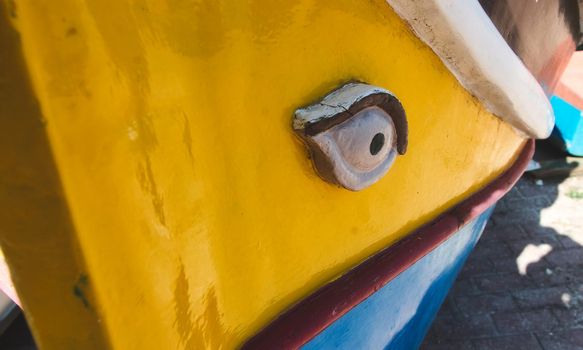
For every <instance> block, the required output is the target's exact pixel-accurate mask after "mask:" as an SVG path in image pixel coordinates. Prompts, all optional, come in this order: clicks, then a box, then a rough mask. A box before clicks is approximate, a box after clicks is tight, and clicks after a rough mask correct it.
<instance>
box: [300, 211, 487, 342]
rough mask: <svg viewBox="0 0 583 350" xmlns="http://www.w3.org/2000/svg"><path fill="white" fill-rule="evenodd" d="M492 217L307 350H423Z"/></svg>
mask: <svg viewBox="0 0 583 350" xmlns="http://www.w3.org/2000/svg"><path fill="white" fill-rule="evenodd" d="M491 213H492V208H490V209H488V210H486V211H485V212H483V213H482V214H480V215H479V216H478V217H476V218H475V219H473V220H472V221H470V222H468V223H467V224H466V225H464V226H463V227H461V228H460V230H459V231H457V232H455V233H454V234H452V236H451V237H449V238H448V239H447V240H446V241H445V242H443V243H442V244H440V245H439V246H438V247H436V248H435V249H434V250H433V251H431V252H430V253H429V254H427V255H425V256H424V257H422V258H421V259H419V260H418V261H417V262H415V263H414V264H413V265H411V267H409V268H408V269H407V270H405V271H403V272H402V273H400V274H399V275H398V276H397V277H395V279H393V280H392V281H390V282H389V283H387V284H386V285H385V286H383V287H382V288H381V289H379V290H378V291H377V292H375V293H374V294H372V295H371V296H370V297H368V298H367V299H366V300H365V301H363V302H362V303H360V304H358V305H357V306H355V307H354V308H353V309H351V310H350V311H349V312H347V313H346V314H344V315H343V316H342V317H341V318H339V319H338V320H337V321H335V322H334V323H333V324H331V325H330V326H328V327H327V328H326V329H325V330H323V331H322V332H321V333H320V334H318V335H317V336H316V337H314V338H313V339H312V340H310V341H309V342H307V343H306V344H305V345H304V346H303V347H302V349H314V350H315V349H395V350H410V349H417V348H418V347H419V345H421V342H422V341H423V338H424V336H425V334H426V333H427V331H428V329H429V326H430V325H431V322H432V321H433V318H434V317H435V314H436V313H437V311H438V310H439V307H440V306H441V304H442V302H443V301H444V299H445V297H446V296H447V293H448V291H449V289H450V288H451V286H452V285H453V282H454V281H455V278H456V276H457V274H458V272H459V271H460V269H461V268H462V266H463V264H464V262H465V260H466V258H467V257H468V255H469V254H470V253H471V251H472V249H473V248H474V246H475V244H476V243H477V242H478V239H479V238H480V235H481V234H482V231H483V229H484V226H485V225H486V221H487V220H488V218H489V217H490V214H491Z"/></svg>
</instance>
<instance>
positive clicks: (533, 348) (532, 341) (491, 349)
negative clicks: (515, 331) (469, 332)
mask: <svg viewBox="0 0 583 350" xmlns="http://www.w3.org/2000/svg"><path fill="white" fill-rule="evenodd" d="M474 346H475V349H476V350H537V349H542V347H541V346H540V344H539V343H538V341H537V340H536V338H535V337H533V336H532V335H530V334H520V335H511V336H503V337H495V338H486V339H478V340H474Z"/></svg>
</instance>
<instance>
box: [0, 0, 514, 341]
mask: <svg viewBox="0 0 583 350" xmlns="http://www.w3.org/2000/svg"><path fill="white" fill-rule="evenodd" d="M0 45H1V47H0V50H1V52H3V54H2V55H3V57H2V59H3V60H4V62H5V65H6V64H9V65H13V66H14V67H18V69H14V70H6V69H3V70H1V71H0V81H7V82H10V84H12V85H10V86H7V85H0V101H2V107H0V108H1V109H0V130H1V131H0V133H1V135H0V145H1V147H2V150H3V151H2V156H1V157H2V158H1V159H2V161H1V162H0V166H1V168H0V172H1V173H2V179H3V180H2V185H0V191H2V193H3V195H2V197H0V199H1V201H0V205H1V206H2V215H3V216H2V218H3V219H2V231H1V237H0V238H1V240H0V244H1V247H2V250H3V253H4V255H5V257H6V260H7V263H8V265H9V267H10V270H11V273H12V276H13V279H14V283H15V287H16V289H17V292H18V295H19V297H20V299H21V300H22V304H23V306H24V310H25V312H26V314H27V317H28V319H29V322H30V323H31V325H32V328H33V332H34V335H35V338H36V340H37V342H38V344H39V345H40V346H41V347H42V348H46V349H52V348H55V349H57V348H64V347H67V348H92V347H95V348H100V347H102V346H105V345H108V346H112V347H115V348H119V349H147V348H151V349H161V348H203V347H207V348H218V347H226V348H232V347H235V346H238V345H240V344H242V343H243V342H244V341H245V340H246V339H248V338H249V337H251V336H253V335H254V334H255V333H256V332H257V331H258V330H260V329H261V328H262V327H264V326H265V325H266V324H268V323H269V322H270V320H272V319H274V318H275V317H276V316H277V315H278V314H280V313H281V312H282V311H283V310H285V309H287V308H288V307H290V305H292V304H294V303H295V302H296V301H298V300H300V299H302V298H303V297H305V296H307V295H309V294H310V293H311V292H312V291H314V290H315V289H317V288H318V287H321V286H323V285H325V284H326V283H327V282H329V281H331V280H333V279H335V278H337V277H338V276H339V275H341V274H343V273H344V272H345V271H347V270H348V269H350V268H351V267H353V266H355V265H357V264H358V263H359V262H361V261H363V260H364V259H366V258H367V257H369V256H370V255H371V254H374V253H375V252H377V251H379V250H381V249H382V248H384V247H387V246H389V245H391V244H392V243H393V242H395V241H397V240H398V239H400V238H403V237H404V236H406V235H407V234H408V233H409V232H411V231H413V230H414V229H415V228H417V227H419V226H421V225H422V224H424V223H426V222H428V221H429V220H431V219H432V218H435V217H436V216H437V215H439V214H440V213H442V212H444V211H445V210H446V209H447V208H450V207H451V206H453V205H454V204H456V203H457V202H459V201H460V200H461V199H463V198H465V197H467V196H469V195H470V194H472V193H474V192H476V191H477V190H478V189H480V188H481V187H482V186H484V185H485V184H486V183H488V182H489V181H491V180H492V179H493V178H495V177H496V176H497V175H499V174H500V173H501V172H503V171H504V170H505V169H506V168H507V167H508V166H509V164H511V163H512V162H513V161H514V159H515V158H516V156H517V154H518V152H519V150H520V149H521V147H522V146H523V145H524V142H525V140H524V139H523V138H522V137H520V136H519V135H518V134H517V133H516V132H515V131H514V130H513V129H512V128H511V127H510V126H509V125H507V124H505V123H504V122H502V121H501V120H500V119H497V118H496V117H494V116H493V115H492V114H490V113H489V112H487V111H486V110H485V109H484V108H483V106H482V105H481V104H480V103H478V102H477V101H476V100H475V99H474V98H473V97H472V96H471V95H470V94H469V93H468V92H467V91H466V90H465V89H464V88H463V87H462V86H461V85H460V84H459V83H458V82H457V81H456V80H455V78H454V77H453V76H452V75H451V74H450V73H449V71H448V70H447V68H446V67H445V66H444V65H443V64H442V62H441V61H440V60H439V59H438V58H437V56H435V54H434V53H433V52H432V51H431V50H430V49H429V48H428V47H426V46H425V45H424V44H422V43H421V42H420V41H419V40H418V39H417V38H416V37H415V35H414V34H413V33H412V32H411V31H410V30H409V28H408V27H407V25H406V24H405V23H404V22H403V21H402V20H401V19H400V18H399V17H398V16H397V15H396V14H395V13H394V12H393V10H392V9H391V8H390V7H389V5H387V4H386V3H385V2H384V1H381V0H374V1H348V0H347V1H336V0H335V1H332V0H330V1H309V0H302V1H293V2H273V1H259V0H257V1H250V2H247V3H242V2H236V1H202V2H199V1H186V0H184V1H172V0H159V1H154V0H151V1H143V2H137V1H127V0H122V1H103V0H87V1H84V2H82V1H74V0H50V1H48V0H35V1H30V0H29V1H19V2H12V1H7V0H5V1H3V2H2V8H1V18H0ZM4 52H6V53H10V54H7V55H6V56H4ZM349 80H359V81H363V82H367V83H370V84H374V85H376V86H381V87H383V88H386V89H389V90H391V91H392V92H393V93H394V94H395V95H396V96H398V98H399V99H400V101H401V102H402V104H403V106H404V108H405V110H406V112H407V118H408V122H409V149H408V151H407V153H406V155H404V156H401V157H399V158H398V159H397V161H396V162H395V164H394V165H393V168H392V169H391V170H390V171H389V173H388V174H387V175H386V176H385V177H384V178H382V179H381V180H380V181H379V182H378V183H376V184H375V185H373V186H372V187H370V188H368V189H366V190H364V191H361V192H349V191H346V190H343V189H341V188H338V187H335V186H333V185H330V184H328V183H326V182H324V181H322V180H321V179H320V178H319V177H318V176H317V175H316V173H315V172H314V170H313V168H312V164H311V161H310V159H309V158H308V154H307V151H306V149H305V147H304V145H303V144H302V143H301V142H300V140H299V139H298V138H297V137H295V135H294V133H293V130H292V128H291V120H292V116H293V113H294V110H295V109H296V108H298V107H301V106H305V105H308V104H310V103H311V102H313V101H316V100H318V99H319V98H321V97H322V96H323V95H325V94H327V93H328V92H329V91H331V90H333V89H334V88H336V87H338V86H340V85H341V84H342V83H343V82H346V81H349ZM28 82H30V83H28ZM23 213H26V215H23Z"/></svg>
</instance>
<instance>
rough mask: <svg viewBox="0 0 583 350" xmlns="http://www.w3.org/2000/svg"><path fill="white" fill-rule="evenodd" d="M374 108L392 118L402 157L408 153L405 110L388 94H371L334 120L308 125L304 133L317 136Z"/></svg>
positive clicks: (336, 116) (323, 120)
mask: <svg viewBox="0 0 583 350" xmlns="http://www.w3.org/2000/svg"><path fill="white" fill-rule="evenodd" d="M373 106H376V107H379V108H381V109H382V110H384V111H385V112H387V114H388V115H389V116H391V118H392V119H393V123H394V124H395V129H396V132H397V152H398V153H399V154H401V155H402V154H405V152H407V143H408V132H409V129H408V125H407V116H406V114H405V109H404V108H403V106H402V105H401V102H399V100H398V99H397V98H396V97H395V96H393V95H391V94H387V93H375V94H370V95H368V96H365V97H363V98H362V99H360V100H358V101H357V102H355V103H354V104H352V106H350V107H349V108H348V109H347V110H345V111H344V112H340V113H338V114H336V115H335V116H334V117H332V118H326V119H322V120H318V121H314V122H311V123H308V124H307V125H306V126H305V128H304V133H305V135H306V136H314V135H317V134H319V133H321V132H323V131H326V130H328V129H330V128H331V127H333V126H335V125H338V124H340V123H343V122H344V121H346V120H348V119H349V118H350V117H352V116H353V115H355V114H356V113H358V112H360V111H361V110H363V109H365V108H368V107H373Z"/></svg>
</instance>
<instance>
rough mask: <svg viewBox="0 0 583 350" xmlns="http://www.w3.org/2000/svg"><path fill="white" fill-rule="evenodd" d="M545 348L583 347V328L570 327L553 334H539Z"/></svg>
mask: <svg viewBox="0 0 583 350" xmlns="http://www.w3.org/2000/svg"><path fill="white" fill-rule="evenodd" d="M538 338H539V340H540V343H541V344H542V346H543V347H544V349H545V350H581V349H583V329H569V330H566V331H561V332H556V333H555V332H553V333H551V334H548V333H547V334H541V335H538Z"/></svg>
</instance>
